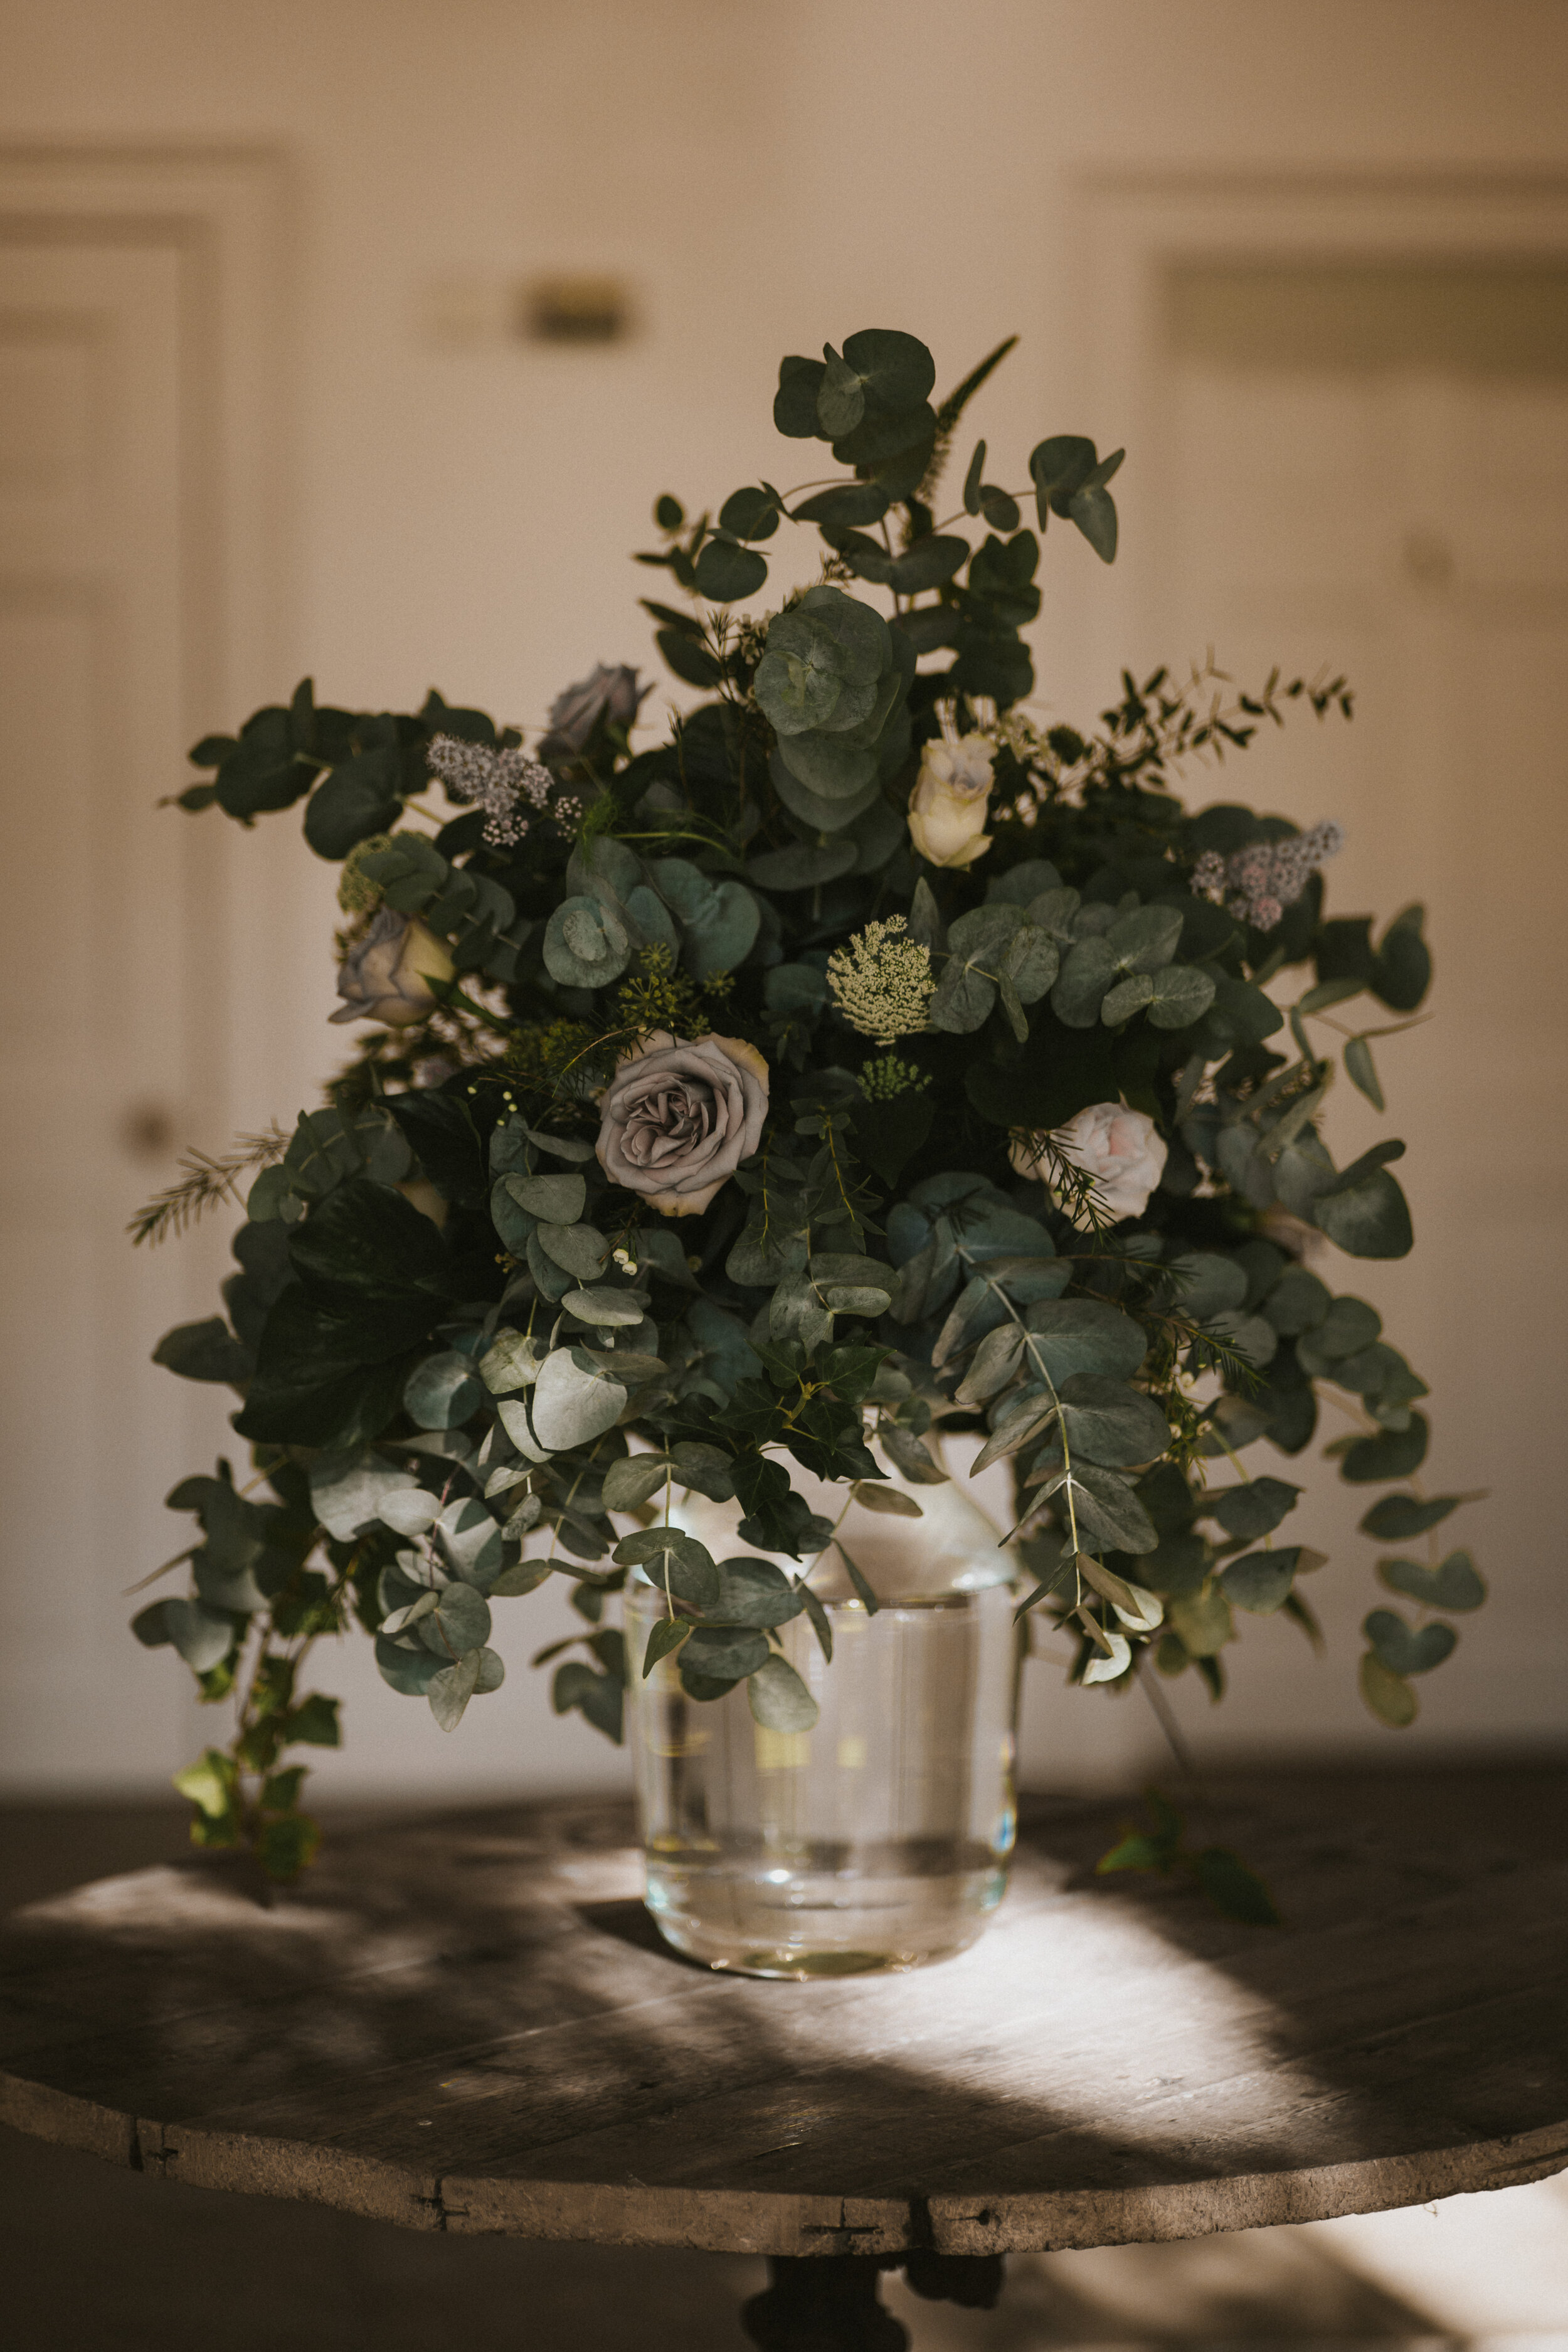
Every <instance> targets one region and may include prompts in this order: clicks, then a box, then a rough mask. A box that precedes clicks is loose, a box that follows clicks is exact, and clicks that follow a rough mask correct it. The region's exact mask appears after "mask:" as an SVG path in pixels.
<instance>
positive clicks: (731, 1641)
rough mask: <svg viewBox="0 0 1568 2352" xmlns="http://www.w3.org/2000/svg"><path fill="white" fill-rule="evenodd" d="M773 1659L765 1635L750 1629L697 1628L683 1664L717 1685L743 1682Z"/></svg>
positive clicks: (729, 1627) (691, 1634) (725, 1626)
mask: <svg viewBox="0 0 1568 2352" xmlns="http://www.w3.org/2000/svg"><path fill="white" fill-rule="evenodd" d="M770 1655H771V1653H770V1651H769V1648H768V1638H767V1635H766V1634H765V1633H759V1632H757V1631H755V1630H754V1629H753V1628H752V1626H750V1625H744V1624H742V1625H694V1626H693V1627H692V1630H691V1633H690V1635H689V1638H688V1641H687V1644H686V1652H685V1656H684V1659H683V1662H682V1663H683V1664H686V1665H687V1666H689V1668H690V1670H691V1672H692V1673H693V1674H694V1675H704V1676H706V1677H707V1678H708V1679H709V1680H710V1681H713V1682H727V1683H736V1682H739V1681H740V1679H741V1677H742V1675H750V1674H754V1673H755V1672H756V1670H757V1668H758V1667H759V1666H760V1665H762V1664H763V1663H764V1662H765V1661H766V1659H767V1658H768V1657H769V1656H770Z"/></svg>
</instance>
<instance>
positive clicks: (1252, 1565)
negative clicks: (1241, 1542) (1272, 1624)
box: [1220, 1545, 1299, 1617]
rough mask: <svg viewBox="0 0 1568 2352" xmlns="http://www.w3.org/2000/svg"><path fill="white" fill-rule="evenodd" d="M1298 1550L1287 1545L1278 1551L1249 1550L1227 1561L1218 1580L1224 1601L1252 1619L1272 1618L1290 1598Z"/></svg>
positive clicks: (1296, 1547) (1293, 1546)
mask: <svg viewBox="0 0 1568 2352" xmlns="http://www.w3.org/2000/svg"><path fill="white" fill-rule="evenodd" d="M1298 1551H1299V1547H1298V1546H1296V1545H1290V1546H1289V1547H1287V1548H1285V1549H1281V1550H1279V1551H1249V1552H1247V1553H1244V1554H1243V1556H1242V1557H1241V1559H1233V1560H1229V1561H1227V1562H1226V1566H1225V1567H1224V1568H1223V1569H1222V1570H1220V1582H1221V1583H1222V1584H1223V1585H1224V1587H1225V1590H1226V1598H1227V1599H1228V1600H1229V1601H1233V1602H1234V1603H1235V1605H1236V1607H1237V1608H1238V1609H1247V1610H1250V1611H1251V1612H1252V1614H1253V1615H1254V1616H1255V1617H1268V1616H1272V1614H1273V1612H1275V1610H1276V1609H1279V1608H1282V1607H1283V1605H1284V1603H1285V1601H1286V1600H1287V1598H1288V1597H1289V1591H1290V1587H1291V1584H1292V1583H1293V1582H1294V1580H1295V1570H1296V1560H1297V1556H1298Z"/></svg>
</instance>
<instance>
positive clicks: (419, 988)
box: [328, 907, 455, 1029]
mask: <svg viewBox="0 0 1568 2352" xmlns="http://www.w3.org/2000/svg"><path fill="white" fill-rule="evenodd" d="M454 972H455V967H454V965H453V962H452V959H451V957H450V956H449V955H448V954H447V950H446V949H445V948H444V947H443V946H442V945H441V942H440V940H438V939H437V938H436V937H435V936H434V934H433V933H432V932H430V931H427V930H426V928H425V926H424V924H423V923H416V921H415V920H414V919H413V918H412V917H411V916H408V915H400V914H398V913H397V912H396V911H395V908H391V907H384V908H382V910H381V912H380V914H378V915H377V917H376V919H375V920H374V922H373V923H372V925H371V927H370V929H369V930H368V931H366V933H365V935H364V937H363V940H361V941H360V943H359V945H358V947H356V948H353V949H352V950H350V952H349V954H348V955H347V956H346V957H345V958H344V961H343V966H342V971H340V972H339V974H338V994H339V995H340V996H341V997H342V999H343V1002H342V1004H340V1005H339V1007H338V1009H337V1011H336V1012H335V1013H331V1014H330V1015H329V1016H328V1017H329V1019H331V1020H333V1021H384V1023H385V1024H386V1025H387V1027H388V1028H389V1029H405V1028H407V1027H408V1026H409V1024H411V1023H412V1022H415V1021H423V1020H424V1018H425V1016H426V1013H429V1012H430V1011H431V1010H432V1008H433V1007H434V1005H435V1003H436V1001H437V1000H436V996H435V993H434V992H433V991H432V990H431V989H430V988H429V987H428V986H427V985H426V982H429V981H432V980H437V981H448V980H450V979H452V978H453V976H454Z"/></svg>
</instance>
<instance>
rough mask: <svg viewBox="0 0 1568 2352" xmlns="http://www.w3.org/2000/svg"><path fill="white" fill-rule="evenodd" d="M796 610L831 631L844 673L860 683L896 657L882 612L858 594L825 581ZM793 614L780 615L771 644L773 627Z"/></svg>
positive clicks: (810, 591) (869, 678) (877, 675)
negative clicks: (847, 593) (849, 594)
mask: <svg viewBox="0 0 1568 2352" xmlns="http://www.w3.org/2000/svg"><path fill="white" fill-rule="evenodd" d="M795 614H804V615H805V616H806V617H808V618H809V619H810V620H812V621H813V622H815V623H816V625H818V626H819V627H822V628H826V630H827V631H828V632H829V634H830V635H832V637H833V638H834V640H835V642H836V643H837V646H838V647H839V649H840V652H841V654H842V656H843V663H842V674H843V676H844V677H847V678H849V679H852V680H853V681H854V682H855V683H857V684H858V685H866V684H869V683H871V682H872V681H874V680H875V679H877V678H879V677H881V675H882V672H883V671H884V670H885V669H886V668H887V667H888V665H889V662H890V661H891V660H892V658H893V640H892V634H891V632H890V630H889V627H888V624H887V622H886V621H884V620H883V618H882V615H881V614H880V613H878V612H875V611H873V609H872V607H871V606H870V605H869V604H862V603H861V602H860V600H859V598H858V596H847V595H846V594H845V593H844V591H843V589H842V588H834V587H831V586H829V585H826V584H825V585H824V586H822V587H820V588H808V589H807V590H806V591H805V594H804V595H803V596H802V597H801V599H800V602H799V604H797V605H796V606H795ZM792 617H793V616H792V614H788V613H783V614H780V615H779V619H778V620H777V621H776V622H775V623H774V624H773V627H772V628H770V629H769V631H768V639H769V642H770V644H771V643H772V641H773V631H774V629H778V628H782V627H783V626H784V624H785V623H786V622H788V621H789V620H790V619H791V618H792Z"/></svg>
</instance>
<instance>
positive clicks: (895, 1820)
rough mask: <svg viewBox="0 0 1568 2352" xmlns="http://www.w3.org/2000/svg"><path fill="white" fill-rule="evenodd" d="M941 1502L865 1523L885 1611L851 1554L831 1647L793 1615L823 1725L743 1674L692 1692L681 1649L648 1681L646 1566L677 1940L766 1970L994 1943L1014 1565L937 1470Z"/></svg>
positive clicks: (664, 1902) (656, 1791)
mask: <svg viewBox="0 0 1568 2352" xmlns="http://www.w3.org/2000/svg"><path fill="white" fill-rule="evenodd" d="M690 1499H691V1502H692V1504H693V1505H694V1506H695V1508H694V1510H693V1511H692V1512H690V1513H689V1514H684V1513H683V1514H681V1515H680V1516H682V1517H683V1518H685V1519H687V1521H688V1524H689V1532H691V1533H692V1534H695V1535H699V1536H700V1538H701V1539H702V1540H703V1541H704V1542H705V1543H708V1544H709V1545H710V1549H713V1550H715V1551H716V1553H717V1555H718V1556H719V1557H721V1558H722V1557H725V1556H726V1555H733V1554H735V1553H739V1552H742V1551H743V1550H744V1549H745V1547H744V1546H743V1545H742V1544H741V1543H740V1542H739V1540H738V1539H737V1538H736V1537H735V1536H734V1533H733V1530H732V1529H731V1530H730V1531H729V1532H728V1534H726V1533H725V1532H724V1531H723V1530H722V1529H721V1528H718V1527H716V1526H714V1525H713V1524H712V1521H711V1519H710V1517H709V1516H708V1515H709V1514H710V1512H712V1511H713V1509H714V1507H711V1506H706V1505H703V1504H701V1503H700V1499H699V1498H696V1497H692V1498H690ZM921 1504H922V1507H923V1510H924V1512H925V1523H924V1524H917V1523H916V1522H914V1521H912V1520H897V1519H887V1518H884V1519H882V1521H881V1523H880V1526H879V1527H873V1528H867V1527H865V1526H862V1527H861V1528H858V1529H857V1530H856V1538H857V1539H856V1543H855V1558H856V1561H857V1564H858V1566H859V1567H861V1568H862V1569H863V1570H864V1572H865V1573H866V1575H867V1577H868V1580H869V1581H870V1582H871V1584H872V1585H873V1587H874V1589H875V1590H876V1591H878V1593H879V1597H880V1599H881V1602H882V1605H881V1607H880V1608H879V1610H878V1612H877V1613H876V1614H875V1615H874V1616H873V1615H871V1614H870V1613H868V1611H867V1610H866V1608H865V1607H864V1606H863V1604H862V1603H861V1601H859V1600H858V1599H857V1597H856V1595H855V1591H854V1588H853V1586H852V1585H851V1583H850V1581H849V1580H848V1579H847V1576H846V1575H845V1574H844V1571H843V1570H842V1569H841V1568H840V1567H839V1566H838V1565H837V1555H833V1554H830V1555H828V1556H827V1557H826V1558H825V1559H823V1560H822V1561H821V1562H820V1563H819V1564H818V1565H817V1567H816V1569H815V1570H813V1573H812V1578H811V1582H812V1587H813V1590H814V1591H816V1592H817V1593H818V1595H819V1597H820V1599H821V1600H822V1602H823V1605H824V1607H825V1609H826V1612H827V1616H828V1619H829V1622H830V1624H831V1626H832V1632H833V1659H832V1663H831V1664H828V1662H827V1661H826V1658H825V1657H824V1655H823V1654H822V1650H821V1647H820V1645H819V1643H818V1642H817V1638H816V1634H815V1633H814V1632H813V1630H812V1627H811V1624H810V1622H809V1620H808V1619H806V1618H805V1617H804V1616H803V1617H798V1618H795V1619H794V1620H793V1621H792V1622H790V1623H788V1624H786V1625H784V1626H783V1627H781V1628H780V1629H779V1633H780V1639H781V1641H782V1643H783V1647H784V1655H785V1656H786V1657H787V1658H788V1660H789V1662H790V1664H792V1665H793V1666H794V1667H795V1670H796V1672H797V1673H798V1674H799V1675H801V1676H802V1678H803V1679H804V1680H805V1682H806V1684H807V1685H809V1687H810V1689H811V1692H812V1695H813V1696H814V1697H815V1698H816V1702H817V1704H818V1706H819V1707H820V1709H821V1713H820V1716H819V1717H818V1720H817V1722H816V1725H815V1727H813V1728H812V1729H811V1730H810V1731H806V1732H793V1733H783V1732H776V1731H770V1730H768V1729H766V1728H765V1727H763V1726H762V1725H760V1724H758V1723H757V1722H755V1721H754V1720H753V1718H752V1712H751V1708H750V1706H749V1704H748V1701H747V1697H746V1692H745V1687H744V1685H741V1686H739V1687H738V1688H736V1689H735V1690H733V1691H731V1693H730V1694H729V1695H728V1696H726V1697H724V1698H722V1699H719V1700H713V1701H706V1702H698V1701H695V1700H692V1699H690V1698H689V1697H688V1696H686V1694H685V1692H684V1691H683V1689H682V1687H681V1684H680V1678H679V1669H678V1664H677V1661H676V1660H675V1659H673V1658H670V1659H665V1660H662V1661H660V1663H659V1664H658V1665H656V1666H655V1668H654V1670H653V1673H652V1675H650V1676H649V1677H648V1679H647V1682H646V1683H645V1682H644V1681H643V1679H642V1674H641V1664H642V1654H643V1650H644V1647H645V1645H646V1643H647V1633H648V1630H649V1628H650V1627H651V1626H652V1624H653V1623H654V1622H656V1620H657V1618H658V1616H659V1615H660V1614H661V1613H662V1603H661V1601H660V1600H659V1598H658V1596H657V1595H656V1594H655V1593H654V1591H652V1590H651V1588H650V1587H648V1586H647V1584H646V1583H641V1582H638V1581H636V1580H634V1582H633V1583H632V1585H631V1586H630V1587H629V1588H628V1591H627V1593H626V1637H627V1648H628V1651H629V1653H630V1660H629V1663H630V1666H631V1674H632V1684H633V1690H632V1704H631V1709H630V1738H631V1741H632V1747H633V1752H634V1757H635V1762H636V1770H637V1795H638V1804H639V1811H640V1813H641V1817H642V1822H643V1832H644V1844H645V1851H646V1854H647V1905H648V1908H649V1910H650V1911H651V1912H652V1914H653V1916H654V1917H655V1919H656V1920H657V1921H658V1926H659V1929H660V1931H661V1933H662V1934H663V1935H664V1937H665V1938H666V1940H667V1941H668V1942H669V1943H671V1944H673V1945H674V1946H675V1947H676V1948H677V1949H678V1950H679V1951H683V1952H688V1953H689V1954H690V1955H691V1956H692V1957H693V1958H698V1959H702V1960H706V1961H707V1962H708V1963H709V1964H710V1966H712V1967H717V1968H729V1969H740V1970H742V1971H744V1972H745V1973H747V1974H751V1975H759V1976H788V1977H810V1976H831V1975H848V1974H853V1973H855V1972H857V1971H858V1970H862V1969H889V1968H893V1969H897V1968H912V1967H916V1966H918V1965H919V1964H920V1963H921V1962H922V1961H927V1960H934V1959H939V1958H944V1957H945V1956H947V1955H948V1954H950V1953H952V1952H956V1951H960V1950H962V1949H963V1947H964V1946H965V1945H966V1944H970V1943H973V1941H974V1939H975V1937H977V1936H978V1935H979V1934H980V1933H981V1931H982V1929H983V1928H984V1924H985V1920H986V1916H987V1915H988V1914H989V1913H990V1912H991V1911H992V1910H993V1909H994V1907H995V1906H996V1904H997V1903H999V1902H1000V1900H1001V1898H1002V1895H1003V1894H1004V1893H1005V1887H1006V1879H1007V1864H1008V1857H1009V1855H1010V1853H1011V1851H1012V1846H1013V1839H1014V1821H1015V1811H1014V1794H1013V1748H1014V1724H1015V1717H1016V1690H1017V1674H1018V1658H1019V1645H1018V1637H1017V1633H1016V1628H1015V1626H1014V1623H1013V1610H1014V1607H1015V1603H1016V1593H1015V1591H1014V1585H1013V1579H1014V1570H1015V1562H1014V1560H1013V1558H1012V1556H1011V1555H1010V1554H1009V1553H1007V1552H1005V1551H1003V1550H1002V1549H999V1548H998V1546H997V1543H996V1537H995V1532H994V1529H993V1528H991V1527H990V1525H989V1523H988V1522H987V1521H985V1520H984V1517H982V1515H981V1514H980V1513H979V1512H978V1510H976V1509H975V1508H974V1507H973V1505H972V1504H971V1503H970V1502H969V1501H968V1498H967V1497H966V1496H964V1495H963V1491H962V1489H961V1488H959V1487H957V1486H947V1487H940V1488H931V1487H926V1488H923V1489H921ZM856 1516H857V1517H860V1518H862V1520H864V1519H868V1517H869V1514H862V1513H857V1515H856ZM782 1564H783V1565H784V1566H786V1567H794V1568H797V1570H798V1564H797V1563H794V1562H784V1563H782Z"/></svg>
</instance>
